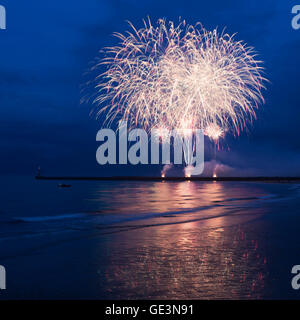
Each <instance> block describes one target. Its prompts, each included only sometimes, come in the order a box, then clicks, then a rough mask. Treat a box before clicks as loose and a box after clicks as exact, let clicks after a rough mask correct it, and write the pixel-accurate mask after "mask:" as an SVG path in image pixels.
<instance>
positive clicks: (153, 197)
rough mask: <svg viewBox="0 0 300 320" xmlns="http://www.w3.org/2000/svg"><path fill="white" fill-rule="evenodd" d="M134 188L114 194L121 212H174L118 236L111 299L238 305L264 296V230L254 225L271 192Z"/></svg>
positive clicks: (109, 272) (108, 281) (109, 279)
mask: <svg viewBox="0 0 300 320" xmlns="http://www.w3.org/2000/svg"><path fill="white" fill-rule="evenodd" d="M129 190H130V192H129V194H128V191H127V192H126V193H124V194H122V192H120V190H113V192H112V193H110V197H111V199H112V203H115V205H116V206H117V207H118V208H121V211H122V212H124V213H125V212H126V214H128V213H129V214H137V213H138V212H139V213H141V212H142V213H145V214H146V212H164V213H168V212H171V214H170V215H168V214H165V215H163V216H161V217H159V218H154V219H151V224H150V226H151V227H149V221H145V220H143V221H142V222H140V221H137V222H135V223H134V222H130V223H127V226H128V228H132V229H130V231H128V232H122V233H120V234H119V235H118V234H117V235H116V236H115V237H114V240H113V241H112V242H111V243H110V245H109V251H110V255H109V257H110V258H109V263H108V265H107V267H106V269H105V290H107V294H108V298H109V297H111V298H129V299H130V298H162V299H163V298H169V299H170V298H173V299H185V298H190V299H198V298H220V299H224V298H231V299H235V298H236V299H237V298H260V297H262V296H263V294H265V288H264V287H265V279H264V278H265V275H266V274H267V258H266V257H265V252H264V248H263V243H262V241H263V239H261V238H260V236H259V234H260V230H259V229H258V228H259V227H260V224H259V223H257V222H256V224H255V230H253V229H252V225H251V221H255V220H257V219H258V218H259V217H260V216H261V215H263V214H265V213H266V210H265V209H264V208H263V207H260V206H259V205H255V203H258V202H259V201H260V200H261V197H264V196H266V195H267V193H266V192H264V191H263V190H261V189H260V188H259V187H254V186H252V187H251V188H250V189H249V186H247V185H245V186H244V185H243V184H238V185H234V184H233V185H230V187H229V185H226V184H222V183H205V184H198V183H194V182H184V183H154V184H151V185H150V186H145V185H143V186H138V187H133V188H131V189H129ZM120 194H121V196H120ZM102 200H103V199H102ZM115 201H116V202H115ZM253 204H254V207H253ZM203 208H204V210H203ZM185 209H186V211H184V210H185ZM191 209H192V210H191ZM176 212H179V214H176ZM133 228H135V229H133ZM261 232H263V231H261Z"/></svg>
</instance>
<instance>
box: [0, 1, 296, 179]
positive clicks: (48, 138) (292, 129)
mask: <svg viewBox="0 0 300 320" xmlns="http://www.w3.org/2000/svg"><path fill="white" fill-rule="evenodd" d="M298 2H300V1H298ZM0 4H2V5H4V6H5V7H6V10H7V30H0V41H1V59H0V90H1V94H0V106H1V107H0V112H1V114H0V122H1V123H0V132H1V140H0V143H1V146H0V148H1V165H0V170H1V173H2V174H5V173H8V174H34V173H35V172H36V168H37V166H38V165H40V166H41V167H42V171H43V173H45V174H62V173H63V174H74V175H76V174H77V175H98V176H99V175H101V174H104V173H105V174H108V173H109V174H121V173H123V174H137V173H145V172H143V171H145V170H148V172H152V173H155V172H156V173H157V172H159V170H160V168H159V167H158V166H152V167H146V168H145V166H144V167H138V168H135V167H126V168H124V167H123V168H122V167H118V166H113V167H108V168H104V167H101V166H100V165H98V164H97V163H96V159H95V154H96V149H97V143H96V141H95V136H96V132H97V131H98V129H99V128H100V126H101V124H100V123H99V122H97V121H96V120H95V119H93V118H91V117H90V116H89V112H90V109H91V106H90V105H81V104H80V97H81V94H80V85H81V84H82V83H83V82H84V81H85V78H84V76H83V74H84V72H85V71H86V70H87V68H88V66H89V62H90V61H91V60H93V59H94V58H95V56H97V54H98V50H99V49H101V48H102V47H104V46H106V45H108V44H111V43H114V41H115V40H114V38H113V37H112V33H113V32H115V31H117V32H124V31H125V30H127V28H128V27H127V23H126V20H130V21H131V22H133V24H134V25H135V26H138V27H139V26H141V25H142V21H141V20H142V19H143V18H145V17H146V16H147V15H149V16H150V18H151V20H152V21H156V20H157V19H158V18H161V17H166V18H167V19H169V20H173V21H176V22H177V21H178V17H179V16H181V17H182V18H183V19H186V21H187V22H188V23H189V24H194V23H196V22H197V21H200V22H202V24H203V25H204V27H206V28H207V29H212V28H215V27H216V26H218V28H219V29H223V28H224V27H226V30H227V32H228V33H230V34H232V33H237V35H236V39H241V40H244V41H245V42H247V44H248V45H250V46H254V47H255V49H256V51H257V52H258V53H259V57H260V58H261V59H262V60H263V61H264V62H265V64H264V66H265V68H266V70H265V76H266V77H267V78H268V79H269V80H270V83H269V84H267V91H265V92H264V96H265V99H266V103H265V105H263V106H262V108H261V109H260V111H259V112H258V120H257V121H256V122H255V123H254V124H253V126H252V128H251V129H250V132H249V133H248V134H246V133H243V134H242V135H241V136H240V137H239V138H237V139H228V140H227V141H226V143H227V145H228V147H230V151H228V150H227V149H224V150H222V151H220V152H219V156H218V157H219V159H220V161H222V162H223V163H225V164H227V165H229V166H231V167H234V168H237V170H244V172H247V173H248V174H255V175H256V174H263V175H300V166H299V161H300V139H299V137H300V108H299V107H300V98H299V97H300V79H299V70H300V29H299V30H294V29H292V27H291V20H292V17H293V15H292V14H291V10H292V7H293V6H294V5H295V4H297V2H296V1H290V0H276V1H275V0H273V1H272V0H269V1H268V0H252V1H242V0H227V1H223V0H222V1H219V0H215V1H203V0H195V1H166V0H154V1H138V0H127V1H125V0H123V1H116V0H107V1H105V0H85V1H69V0H60V1H58V0H51V1H41V0H28V1H26V0H22V1H21V0H14V1H11V0H9V1H5V0H0ZM299 4H300V3H299Z"/></svg>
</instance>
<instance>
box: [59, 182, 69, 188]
mask: <svg viewBox="0 0 300 320" xmlns="http://www.w3.org/2000/svg"><path fill="white" fill-rule="evenodd" d="M58 187H59V188H71V187H72V186H71V185H70V184H64V183H60V184H59V185H58Z"/></svg>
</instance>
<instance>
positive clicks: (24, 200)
mask: <svg viewBox="0 0 300 320" xmlns="http://www.w3.org/2000/svg"><path fill="white" fill-rule="evenodd" d="M58 183H59V182H55V181H35V180H34V179H32V178H16V177H15V178H12V177H9V178H7V177H6V178H2V179H1V203H0V265H4V266H5V268H6V271H7V290H5V291H3V290H2V291H0V299H1V298H4V299H7V298H10V299H11V298H12V299H24V298H26V299H43V298H46V299H72V298H73V299H86V298H96V299H98V298H99V299H122V298H123V299H239V298H241V299H257V298H264V299H270V298H275V299H277V298H284V299H285V298H292V299H299V298H300V290H299V291H296V290H293V289H292V287H291V279H292V276H293V275H292V274H291V269H292V267H293V266H294V265H297V264H300V232H299V230H300V209H299V204H300V185H297V184H270V183H241V182H237V183H234V182H223V183H222V182H100V181H99V182H88V181H85V182H84V181H72V182H71V184H72V188H68V189H67V188H66V189H61V188H58V187H57V184H58Z"/></svg>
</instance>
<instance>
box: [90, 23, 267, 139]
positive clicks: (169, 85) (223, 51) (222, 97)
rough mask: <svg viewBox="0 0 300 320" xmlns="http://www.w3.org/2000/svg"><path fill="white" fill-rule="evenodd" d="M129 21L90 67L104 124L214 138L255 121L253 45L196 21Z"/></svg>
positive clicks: (257, 93)
mask: <svg viewBox="0 0 300 320" xmlns="http://www.w3.org/2000/svg"><path fill="white" fill-rule="evenodd" d="M129 24H130V26H131V29H132V30H131V32H127V33H126V35H123V34H119V33H116V34H115V36H116V37H117V38H118V39H119V44H118V45H116V46H113V47H109V48H105V50H104V52H105V57H104V58H103V59H102V60H101V62H100V63H99V64H97V65H96V66H95V68H97V67H99V66H103V65H104V66H105V67H106V70H105V72H104V73H102V74H101V75H99V76H98V77H97V79H96V89H97V95H96V98H95V99H94V103H95V104H96V105H97V108H96V112H97V114H98V115H100V114H101V113H104V114H105V115H106V120H107V122H108V123H109V124H110V123H111V122H113V121H114V120H116V119H122V120H126V121H128V123H129V124H130V125H132V126H139V127H143V128H145V129H148V130H149V129H152V128H165V129H168V130H172V129H178V128H189V129H192V130H194V129H204V130H206V132H210V133H209V134H208V136H210V137H211V138H212V139H213V140H215V136H216V134H218V136H221V135H222V134H223V133H224V132H225V131H226V132H227V131H231V132H232V133H234V134H238V133H239V131H240V130H241V129H243V128H244V127H245V126H246V125H247V123H249V122H251V120H252V119H253V118H255V108H257V107H258V105H259V104H260V103H262V102H263V97H262V94H261V90H262V88H263V81H264V80H265V79H264V78H263V77H262V75H261V71H262V67H261V61H258V60H256V55H255V53H254V51H253V49H252V48H250V47H247V46H246V44H245V43H243V42H242V41H235V40H234V39H233V37H232V36H229V35H228V34H225V33H218V32H217V30H213V31H207V30H206V29H204V28H203V27H202V26H201V24H200V23H198V24H196V25H195V26H190V25H187V24H186V23H185V21H183V22H180V23H179V24H178V25H177V26H175V25H174V23H173V22H169V23H166V21H165V20H162V19H161V20H159V21H158V23H157V24H156V25H155V26H153V25H152V24H151V21H150V19H148V21H147V22H146V21H144V27H143V28H141V29H136V28H135V27H134V26H133V25H132V24H131V23H129ZM217 131H218V132H217Z"/></svg>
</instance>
